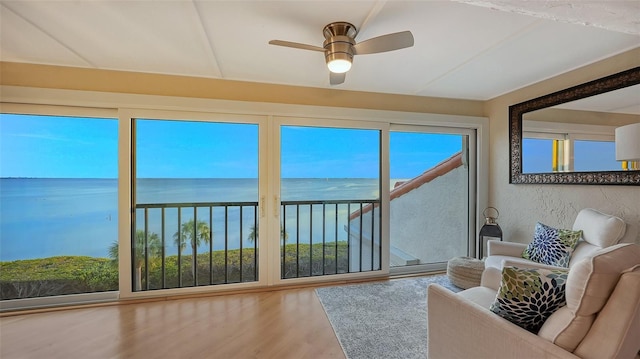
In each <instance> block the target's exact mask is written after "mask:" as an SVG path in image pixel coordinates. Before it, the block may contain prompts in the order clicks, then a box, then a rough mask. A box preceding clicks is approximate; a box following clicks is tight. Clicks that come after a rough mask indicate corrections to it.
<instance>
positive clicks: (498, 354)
mask: <svg viewBox="0 0 640 359" xmlns="http://www.w3.org/2000/svg"><path fill="white" fill-rule="evenodd" d="M427 293H428V295H427V316H428V332H427V341H428V349H427V350H428V357H429V359H440V358H446V359H454V358H461V359H462V358H465V359H466V358H571V359H577V358H578V357H577V356H575V355H573V354H571V353H569V352H567V351H566V350H564V349H562V348H560V347H558V346H556V345H554V344H552V343H551V342H549V341H547V340H544V339H542V338H540V337H538V336H537V335H535V334H533V333H530V332H528V331H526V330H524V329H522V328H520V327H518V326H517V325H515V324H512V323H510V322H509V321H507V320H505V319H503V318H501V317H499V316H498V315H496V314H494V313H492V312H491V311H489V310H487V309H486V308H482V307H481V306H480V305H478V304H475V303H473V302H471V301H469V300H466V299H464V298H463V297H461V296H458V295H456V294H455V293H453V292H451V291H450V290H448V289H446V288H444V287H442V286H440V285H437V284H431V285H430V286H429V287H428V288H427Z"/></svg>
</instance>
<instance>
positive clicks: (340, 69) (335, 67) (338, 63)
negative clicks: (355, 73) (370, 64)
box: [327, 58, 351, 74]
mask: <svg viewBox="0 0 640 359" xmlns="http://www.w3.org/2000/svg"><path fill="white" fill-rule="evenodd" d="M327 67H328V68H329V71H331V72H333V73H336V74H342V73H345V72H347V71H349V70H350V69H351V59H349V58H335V59H333V60H328V61H327Z"/></svg>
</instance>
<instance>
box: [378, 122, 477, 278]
mask: <svg viewBox="0 0 640 359" xmlns="http://www.w3.org/2000/svg"><path fill="white" fill-rule="evenodd" d="M389 131H390V132H413V133H420V134H454V135H463V136H467V138H468V142H467V146H466V147H467V148H466V151H467V153H466V155H465V153H463V157H465V156H466V161H467V164H468V168H469V172H468V186H469V187H468V189H469V192H468V201H469V203H468V206H467V209H468V212H467V218H468V227H467V228H468V240H467V252H466V253H465V254H464V255H465V256H475V255H474V253H475V249H476V246H477V243H476V242H477V236H476V233H477V230H478V228H480V227H478V225H477V222H478V221H477V217H478V215H477V213H478V208H477V205H476V204H477V202H478V201H477V200H476V194H477V182H478V173H477V172H478V171H477V169H478V168H477V167H478V152H479V151H478V145H477V144H478V139H477V136H478V134H477V132H478V131H477V130H476V129H470V128H461V127H442V126H433V125H416V124H411V125H407V124H391V126H390V129H389ZM463 150H464V148H463ZM463 163H464V161H463ZM387 183H389V182H387ZM386 187H389V186H386ZM389 205H390V204H389ZM389 235H390V234H389ZM388 243H389V245H390V243H391V239H390V238H389V239H388ZM446 266H447V263H446V262H437V263H425V264H416V265H411V266H403V267H393V268H389V273H391V274H394V275H403V274H414V273H425V272H430V271H437V270H444V269H446Z"/></svg>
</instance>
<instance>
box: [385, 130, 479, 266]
mask: <svg viewBox="0 0 640 359" xmlns="http://www.w3.org/2000/svg"><path fill="white" fill-rule="evenodd" d="M389 137H390V145H389V148H390V149H389V158H390V160H389V162H390V165H389V171H390V179H391V181H390V183H389V188H390V195H389V198H390V201H389V208H390V220H389V227H390V248H389V258H390V266H391V267H395V268H401V267H411V266H420V265H427V266H429V265H431V266H432V267H433V264H435V263H443V262H446V261H447V260H449V259H450V258H452V257H456V256H466V255H468V254H469V248H470V240H472V239H473V237H474V236H473V234H472V232H473V230H472V228H474V226H473V220H472V219H473V218H474V216H473V213H471V212H470V210H473V205H471V204H470V198H471V197H470V194H471V192H470V190H472V187H473V186H472V184H473V183H474V181H475V180H474V178H475V174H474V173H475V172H474V171H473V166H470V165H469V158H472V157H473V156H470V155H469V149H470V148H471V147H472V146H469V143H470V140H472V139H474V136H473V134H472V133H470V132H469V131H464V130H462V131H461V130H455V129H451V130H447V129H439V128H431V129H430V128H421V127H400V126H397V127H394V128H392V131H391V132H390V135H389Z"/></svg>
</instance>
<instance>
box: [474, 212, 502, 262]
mask: <svg viewBox="0 0 640 359" xmlns="http://www.w3.org/2000/svg"><path fill="white" fill-rule="evenodd" d="M490 209H493V211H495V212H496V213H495V217H492V216H489V212H491V211H489V210H490ZM482 215H483V216H484V219H485V222H484V226H482V228H481V229H480V234H479V235H478V237H479V239H480V241H479V242H480V250H479V254H480V259H482V258H484V253H483V252H484V246H485V244H486V243H487V241H490V240H499V241H501V240H502V229H501V228H500V226H499V225H498V223H497V222H496V219H498V216H500V212H498V210H497V209H495V208H494V207H487V208H485V209H484V211H482Z"/></svg>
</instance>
